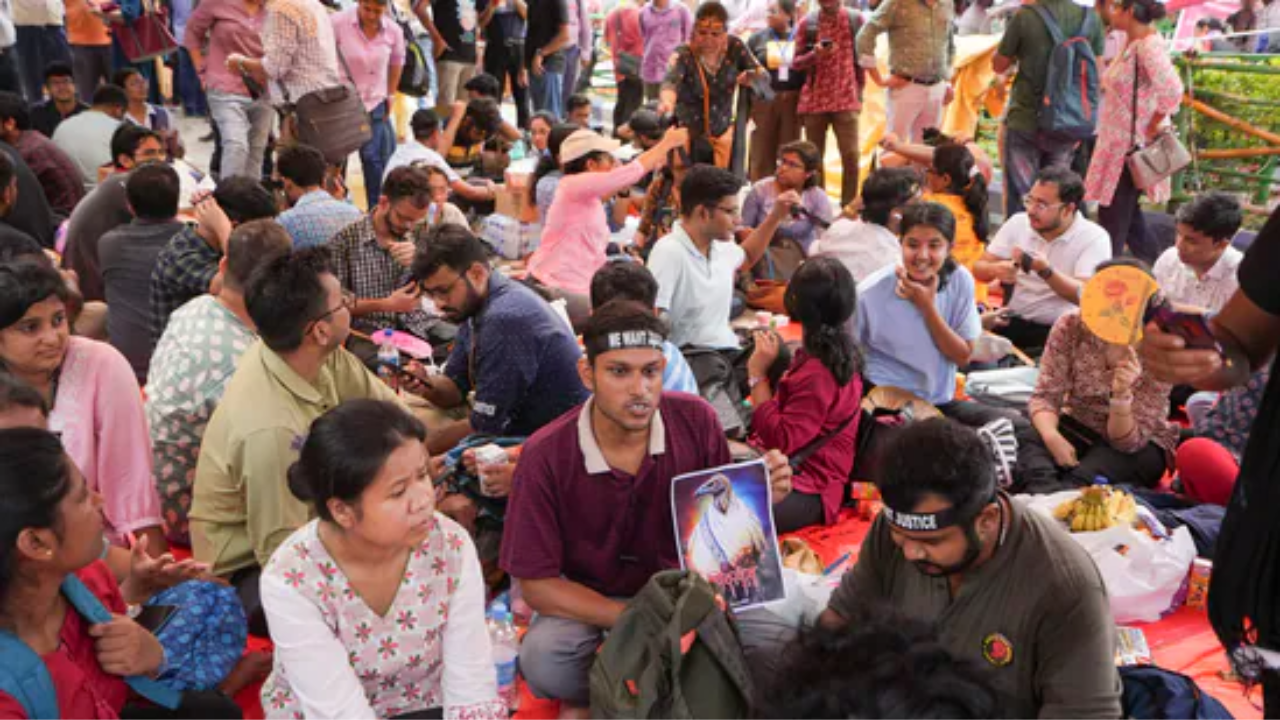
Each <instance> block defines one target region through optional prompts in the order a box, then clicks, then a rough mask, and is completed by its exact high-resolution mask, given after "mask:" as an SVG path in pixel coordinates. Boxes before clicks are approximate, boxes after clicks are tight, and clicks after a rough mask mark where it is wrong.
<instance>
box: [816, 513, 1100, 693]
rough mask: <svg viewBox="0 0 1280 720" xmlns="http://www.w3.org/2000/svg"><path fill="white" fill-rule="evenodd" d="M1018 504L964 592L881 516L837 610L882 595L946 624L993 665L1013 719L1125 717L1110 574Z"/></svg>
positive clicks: (975, 657)
mask: <svg viewBox="0 0 1280 720" xmlns="http://www.w3.org/2000/svg"><path fill="white" fill-rule="evenodd" d="M1010 506H1011V507H1012V513H1011V514H1010V516H1009V529H1008V533H1007V535H1006V537H1005V541H1004V544H1003V545H1002V546H1000V548H999V549H997V550H996V552H995V554H994V555H992V557H991V559H990V560H988V561H987V562H985V563H983V564H982V565H981V566H979V567H978V568H976V569H974V570H971V571H968V572H966V573H965V574H964V583H963V584H962V585H961V586H960V592H959V594H958V595H956V597H955V598H954V599H953V598H952V597H951V590H950V587H949V584H948V582H947V579H946V578H943V577H933V576H929V575H925V574H924V573H921V572H920V571H919V570H917V569H916V567H915V565H913V564H912V563H911V562H909V561H908V560H907V559H906V558H904V557H903V555H902V551H901V550H900V549H899V548H898V546H897V545H896V544H895V543H894V542H893V538H892V537H890V535H889V526H888V525H887V524H886V523H885V522H884V517H883V516H881V517H880V518H878V519H876V521H875V523H874V524H873V525H872V526H871V531H870V532H869V533H868V534H867V539H866V541H865V542H863V544H862V550H861V551H860V553H859V555H858V564H857V565H855V566H854V568H853V569H852V570H850V571H849V572H848V573H846V574H845V576H844V578H843V579H842V580H841V582H840V587H839V588H837V589H836V591H835V593H834V594H832V596H831V603H830V609H831V610H833V611H834V612H836V613H838V614H839V615H841V616H843V617H852V616H853V615H854V611H853V608H855V607H857V606H858V605H859V604H865V603H882V604H887V605H889V606H892V607H895V608H898V609H899V610H901V611H902V612H904V613H906V614H907V615H908V616H910V617H915V618H918V619H920V620H924V621H926V622H931V623H936V624H937V626H938V633H939V635H940V638H941V641H942V644H943V646H944V647H946V648H947V650H949V651H951V653H952V654H953V655H955V656H956V657H958V658H961V659H964V660H968V661H970V662H973V663H976V664H977V665H979V666H981V667H983V668H986V669H988V670H989V671H990V673H991V674H990V678H991V683H992V685H993V686H994V687H995V689H996V692H998V693H999V695H1000V699H1001V702H1002V704H1003V711H1004V715H1005V717H1016V718H1032V717H1044V718H1118V717H1120V689H1121V686H1120V676H1119V674H1118V673H1117V672H1116V667H1115V639H1116V628H1115V623H1114V622H1113V621H1112V619H1111V606H1110V604H1109V603H1108V601H1107V590H1106V587H1105V586H1104V585H1103V581H1102V576H1101V575H1100V574H1099V573H1098V569H1097V567H1096V566H1095V565H1094V564H1093V560H1092V559H1091V558H1090V557H1089V555H1088V553H1086V552H1085V550H1084V549H1083V548H1082V547H1080V545H1079V544H1077V543H1076V541H1075V540H1072V539H1071V538H1070V537H1069V536H1068V535H1067V532H1066V530H1064V529H1063V528H1061V527H1060V526H1058V524H1057V522H1056V521H1054V520H1053V519H1052V518H1048V517H1046V516H1043V515H1040V514H1039V513H1037V512H1035V511H1030V510H1027V509H1026V508H1025V507H1023V506H1022V505H1020V504H1019V503H1017V502H1012V501H1011V502H1010Z"/></svg>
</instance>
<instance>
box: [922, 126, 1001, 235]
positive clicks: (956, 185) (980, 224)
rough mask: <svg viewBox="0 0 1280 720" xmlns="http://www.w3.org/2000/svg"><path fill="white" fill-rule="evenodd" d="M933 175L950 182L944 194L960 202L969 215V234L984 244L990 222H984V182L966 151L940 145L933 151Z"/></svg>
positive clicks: (985, 197)
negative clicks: (971, 221) (971, 231)
mask: <svg viewBox="0 0 1280 720" xmlns="http://www.w3.org/2000/svg"><path fill="white" fill-rule="evenodd" d="M933 171H934V172H935V173H937V174H939V175H943V176H946V177H948V178H950V179H951V184H950V185H948V186H947V193H948V194H951V195H957V196H959V197H960V198H961V199H963V200H964V206H965V209H967V210H968V211H969V214H970V215H973V234H974V235H976V236H977V237H978V240H979V241H981V242H982V243H984V244H985V243H986V242H987V236H988V234H989V233H990V221H989V220H988V219H987V179H986V178H985V177H983V175H982V172H981V170H979V168H978V164H977V162H976V161H975V160H974V158H973V153H971V152H969V148H967V147H965V146H963V145H957V144H955V143H944V144H942V145H939V146H938V147H937V148H935V149H934V151H933Z"/></svg>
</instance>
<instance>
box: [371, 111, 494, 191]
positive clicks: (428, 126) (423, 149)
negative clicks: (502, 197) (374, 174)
mask: <svg viewBox="0 0 1280 720" xmlns="http://www.w3.org/2000/svg"><path fill="white" fill-rule="evenodd" d="M409 128H410V130H411V131H412V132H413V140H411V141H410V142H406V143H401V144H400V145H398V146H397V147H396V151H395V152H394V153H392V154H391V158H390V159H389V160H387V169H386V172H385V173H384V174H383V176H382V179H383V180H384V181H385V180H386V179H387V176H388V175H390V174H391V171H392V170H395V169H396V168H398V167H401V166H403V165H413V164H415V163H416V164H421V165H428V166H430V167H435V168H440V171H441V172H443V173H444V176H445V177H446V178H448V180H449V189H450V190H452V191H453V192H454V193H455V194H456V195H458V196H459V197H461V198H462V199H464V200H467V201H469V202H477V203H482V202H493V199H494V197H495V195H494V187H493V183H492V182H490V181H488V180H478V181H477V182H476V183H474V184H473V183H470V182H467V181H466V180H464V179H463V178H462V176H461V175H459V174H458V173H457V171H456V170H454V169H453V168H452V167H450V166H449V163H448V162H446V161H445V159H444V157H443V156H441V155H440V153H439V152H437V150H436V146H437V144H438V143H439V139H440V116H439V115H436V112H435V111H434V110H432V109H430V108H424V109H422V110H419V111H417V112H415V113H414V114H413V117H412V118H411V119H410V120H409Z"/></svg>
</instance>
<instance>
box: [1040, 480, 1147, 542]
mask: <svg viewBox="0 0 1280 720" xmlns="http://www.w3.org/2000/svg"><path fill="white" fill-rule="evenodd" d="M1053 516H1054V517H1056V518H1057V519H1059V520H1062V521H1063V522H1065V523H1067V525H1068V526H1069V527H1070V528H1071V532H1096V531H1098V530H1106V529H1107V528H1109V527H1114V526H1116V525H1120V524H1122V523H1123V524H1132V523H1133V522H1134V521H1135V520H1136V519H1137V517H1138V506H1137V504H1136V503H1135V502H1134V500H1133V496H1132V495H1130V494H1129V493H1127V492H1124V491H1123V490H1115V489H1113V488H1111V487H1109V486H1107V485H1091V486H1089V487H1087V488H1085V489H1084V490H1082V491H1080V495H1079V496H1078V497H1076V498H1074V499H1071V500H1067V501H1066V502H1063V503H1062V504H1061V505H1059V506H1058V507H1057V508H1056V509H1055V510H1054V511H1053Z"/></svg>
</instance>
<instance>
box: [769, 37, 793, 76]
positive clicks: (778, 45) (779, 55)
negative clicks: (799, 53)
mask: <svg viewBox="0 0 1280 720" xmlns="http://www.w3.org/2000/svg"><path fill="white" fill-rule="evenodd" d="M773 36H774V38H777V39H775V40H770V41H769V42H767V43H765V66H766V67H768V68H769V69H770V70H777V71H778V82H787V81H788V80H789V79H791V62H792V60H793V59H794V58H795V56H796V33H795V30H792V31H791V36H790V37H789V38H787V39H786V40H783V39H781V38H779V37H778V34H777V33H774V35H773Z"/></svg>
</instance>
